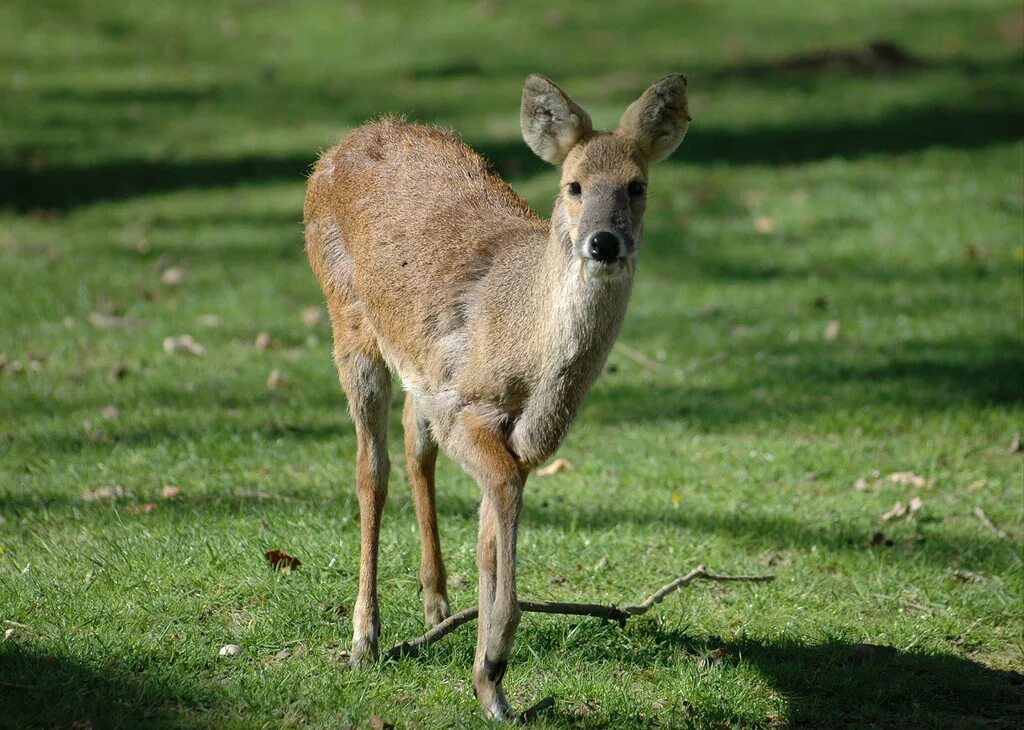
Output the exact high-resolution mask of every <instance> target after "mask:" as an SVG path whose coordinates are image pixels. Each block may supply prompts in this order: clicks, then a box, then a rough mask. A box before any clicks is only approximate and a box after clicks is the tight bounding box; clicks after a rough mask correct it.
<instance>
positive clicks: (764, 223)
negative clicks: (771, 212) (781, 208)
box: [754, 215, 778, 236]
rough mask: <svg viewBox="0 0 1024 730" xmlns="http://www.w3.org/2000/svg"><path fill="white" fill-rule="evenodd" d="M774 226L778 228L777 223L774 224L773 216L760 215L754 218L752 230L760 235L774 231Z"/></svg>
mask: <svg viewBox="0 0 1024 730" xmlns="http://www.w3.org/2000/svg"><path fill="white" fill-rule="evenodd" d="M776 228H778V225H777V224H776V222H775V219H774V218H770V217H768V216H766V215H762V216H758V217H757V218H755V219H754V230H755V231H757V232H758V233H760V234H761V235H762V236H767V235H768V234H770V233H775V229H776Z"/></svg>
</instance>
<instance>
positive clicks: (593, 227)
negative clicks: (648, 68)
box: [519, 74, 690, 279]
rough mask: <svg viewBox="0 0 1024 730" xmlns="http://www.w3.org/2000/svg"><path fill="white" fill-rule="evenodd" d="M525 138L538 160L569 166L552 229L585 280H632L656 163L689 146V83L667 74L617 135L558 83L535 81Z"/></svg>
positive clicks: (525, 109)
mask: <svg viewBox="0 0 1024 730" xmlns="http://www.w3.org/2000/svg"><path fill="white" fill-rule="evenodd" d="M519 120H520V124H521V126H522V130H523V138H524V139H525V140H526V143H527V144H528V145H529V146H530V149H532V150H533V151H534V152H535V153H537V155H538V156H539V157H540V158H541V159H543V160H545V161H546V162H550V163H551V164H553V165H560V166H561V168H562V175H561V189H560V191H559V193H558V198H557V199H556V201H555V208H554V213H553V215H552V226H553V227H554V229H555V231H556V234H557V237H558V238H559V240H561V241H564V242H565V243H566V244H567V245H569V246H571V249H572V253H573V254H574V255H575V256H576V257H577V258H578V259H579V261H580V272H581V274H582V275H584V276H586V275H587V274H593V275H594V276H595V278H596V279H601V278H606V277H614V278H618V277H619V276H621V275H623V274H625V275H627V276H631V275H632V271H633V267H634V264H635V262H636V249H637V244H638V242H639V240H640V235H641V233H642V231H643V216H644V210H645V209H646V206H647V173H648V169H649V168H650V165H651V163H654V162H658V161H660V160H663V159H665V158H666V157H668V156H669V155H670V154H672V152H673V151H674V150H675V149H676V147H678V146H679V143H680V142H682V140H683V136H684V135H685V134H686V128H687V126H688V125H689V122H690V116H689V114H688V113H687V108H686V77H685V76H682V75H681V74H675V75H671V76H666V77H665V78H663V79H662V80H661V81H658V82H657V83H656V84H654V85H653V86H651V87H650V88H649V89H647V91H645V92H644V93H643V95H641V96H640V98H639V99H637V100H636V101H635V102H633V103H632V104H631V105H630V106H629V108H627V109H626V111H625V113H624V114H623V115H622V118H621V119H620V120H619V126H618V129H616V130H615V131H613V132H599V131H596V130H595V129H594V127H593V124H592V122H591V120H590V116H589V115H588V114H587V112H586V111H584V109H583V107H581V106H580V105H579V104H577V103H576V102H574V101H573V100H572V99H570V98H569V96H568V95H567V94H566V93H565V92H564V91H562V90H561V89H560V88H559V87H558V86H557V85H556V84H555V83H554V82H552V81H551V80H550V79H547V78H545V77H543V76H539V75H536V74H534V75H532V76H530V77H529V78H527V79H526V85H525V86H524V87H523V103H522V107H521V110H520V117H519Z"/></svg>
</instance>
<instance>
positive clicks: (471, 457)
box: [460, 416, 526, 720]
mask: <svg viewBox="0 0 1024 730" xmlns="http://www.w3.org/2000/svg"><path fill="white" fill-rule="evenodd" d="M463 422H464V429H465V431H464V433H465V436H466V438H465V440H464V441H463V447H464V448H463V449H460V451H461V452H462V454H461V455H462V456H463V459H462V461H463V462H464V463H463V465H464V466H465V467H466V469H467V471H469V473H470V474H472V475H473V476H474V477H475V478H476V480H477V482H478V483H479V484H480V487H481V490H482V491H483V498H482V501H481V506H480V539H479V543H478V545H477V564H478V566H479V569H480V603H479V605H480V616H479V619H478V621H477V652H476V658H475V661H474V663H473V690H474V692H475V693H476V696H477V699H478V700H479V701H480V704H481V705H482V706H483V708H484V711H485V712H486V713H487V714H488V715H489V716H490V717H492V718H493V719H495V720H510V719H514V718H515V716H516V715H515V712H514V711H513V710H512V707H511V706H510V705H509V702H508V699H507V698H506V697H505V691H504V689H503V688H502V680H503V679H504V677H505V669H506V668H507V666H508V657H509V654H510V653H511V651H512V644H513V642H514V641H515V635H516V629H517V628H518V627H519V619H520V617H521V616H522V611H521V610H520V608H519V599H518V597H517V595H516V541H517V538H518V532H519V516H520V514H521V512H522V506H523V486H524V484H525V476H526V475H525V472H523V470H521V469H520V467H519V465H518V464H517V462H516V460H515V458H514V457H513V456H512V454H511V453H510V452H509V450H508V448H507V447H506V446H505V443H504V439H503V437H502V435H501V433H500V432H499V431H498V430H497V429H495V428H494V427H493V426H490V425H488V424H487V422H486V421H485V420H483V419H476V418H474V417H472V416H466V417H464V419H463Z"/></svg>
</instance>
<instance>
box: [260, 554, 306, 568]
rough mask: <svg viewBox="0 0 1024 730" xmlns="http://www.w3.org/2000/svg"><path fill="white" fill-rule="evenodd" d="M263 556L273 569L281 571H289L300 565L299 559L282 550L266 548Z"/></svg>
mask: <svg viewBox="0 0 1024 730" xmlns="http://www.w3.org/2000/svg"><path fill="white" fill-rule="evenodd" d="M263 557H265V558H266V559H267V562H269V563H270V564H271V565H272V566H274V570H279V571H281V572H282V573H286V572H289V571H291V570H294V569H295V568H298V567H299V566H300V565H302V561H301V560H299V559H298V558H296V557H294V556H292V555H289V554H288V553H286V552H285V551H284V550H268V551H267V552H265V553H264V554H263Z"/></svg>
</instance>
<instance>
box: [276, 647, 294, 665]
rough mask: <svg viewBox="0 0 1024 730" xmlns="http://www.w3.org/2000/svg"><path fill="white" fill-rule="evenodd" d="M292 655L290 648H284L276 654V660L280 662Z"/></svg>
mask: <svg viewBox="0 0 1024 730" xmlns="http://www.w3.org/2000/svg"><path fill="white" fill-rule="evenodd" d="M291 655H292V653H291V651H290V650H288V649H282V650H281V651H279V652H277V653H276V654H274V660H275V661H278V662H283V661H284V660H285V659H287V658H288V657H290V656H291Z"/></svg>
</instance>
